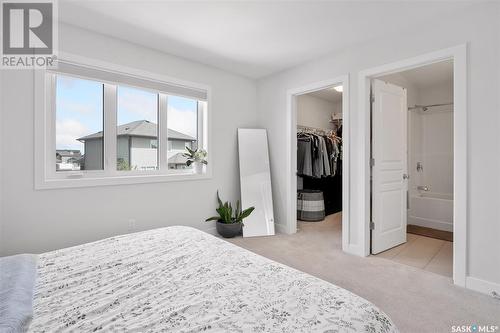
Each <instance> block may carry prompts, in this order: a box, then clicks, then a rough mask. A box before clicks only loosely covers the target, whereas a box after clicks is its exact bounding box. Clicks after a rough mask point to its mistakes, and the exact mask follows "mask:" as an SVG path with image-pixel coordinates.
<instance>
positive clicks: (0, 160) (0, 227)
mask: <svg viewBox="0 0 500 333" xmlns="http://www.w3.org/2000/svg"><path fill="white" fill-rule="evenodd" d="M3 102H4V101H3V70H1V69H0V253H1V251H2V238H3V236H2V235H3V191H4V186H3V162H4V159H3V134H2V133H3V132H4V131H3V113H4V104H3Z"/></svg>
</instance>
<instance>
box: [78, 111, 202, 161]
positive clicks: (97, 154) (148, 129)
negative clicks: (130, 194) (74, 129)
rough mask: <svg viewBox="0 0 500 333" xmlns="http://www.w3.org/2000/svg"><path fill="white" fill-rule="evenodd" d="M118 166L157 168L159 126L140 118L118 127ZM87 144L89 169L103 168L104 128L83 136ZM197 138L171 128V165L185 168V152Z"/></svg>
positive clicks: (82, 140)
mask: <svg viewBox="0 0 500 333" xmlns="http://www.w3.org/2000/svg"><path fill="white" fill-rule="evenodd" d="M117 136H118V140H117V150H116V155H117V166H118V169H119V170H154V169H156V168H157V165H158V163H157V161H158V125H157V124H155V123H152V122H149V121H147V120H138V121H134V122H131V123H128V124H124V125H120V126H118V128H117ZM78 141H81V142H83V143H84V145H85V155H84V162H85V169H86V170H96V169H102V168H103V152H102V149H103V144H102V131H100V132H97V133H94V134H90V135H87V136H84V137H82V138H79V139H78ZM195 143H196V138H194V137H192V136H189V135H187V134H183V133H180V132H177V131H174V130H171V129H168V152H167V156H168V167H169V168H170V169H182V168H184V167H185V163H186V159H185V158H183V157H182V153H183V152H184V151H185V149H186V147H189V148H193V147H194V145H195Z"/></svg>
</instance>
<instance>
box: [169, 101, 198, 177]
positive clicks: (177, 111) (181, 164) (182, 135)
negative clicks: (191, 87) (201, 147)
mask: <svg viewBox="0 0 500 333" xmlns="http://www.w3.org/2000/svg"><path fill="white" fill-rule="evenodd" d="M167 112H168V132H169V133H168V134H169V135H168V147H169V151H168V167H169V168H170V169H192V168H193V165H191V166H189V167H188V166H186V161H187V160H186V158H185V157H184V156H183V153H184V152H185V151H186V147H188V148H190V149H196V148H197V147H198V101H197V100H195V99H191V98H185V97H179V96H168V111H167Z"/></svg>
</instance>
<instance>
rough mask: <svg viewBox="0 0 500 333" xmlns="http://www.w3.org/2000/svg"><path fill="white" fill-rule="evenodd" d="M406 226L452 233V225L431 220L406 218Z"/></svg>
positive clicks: (413, 217) (414, 217)
mask: <svg viewBox="0 0 500 333" xmlns="http://www.w3.org/2000/svg"><path fill="white" fill-rule="evenodd" d="M408 224H412V225H418V226H420V227H427V228H432V229H437V230H444V231H450V232H453V223H448V222H443V221H438V220H431V219H423V218H420V217H416V216H408Z"/></svg>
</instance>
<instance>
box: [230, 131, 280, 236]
mask: <svg viewBox="0 0 500 333" xmlns="http://www.w3.org/2000/svg"><path fill="white" fill-rule="evenodd" d="M238 150H239V162H240V188H241V204H242V207H243V209H245V208H248V207H252V206H253V207H255V210H254V211H253V213H252V214H251V215H250V216H249V217H248V218H246V219H245V220H244V221H243V223H244V227H243V237H254V236H271V235H274V213H273V198H272V187H271V171H270V167H269V149H268V146H267V132H266V130H265V129H253V128H239V129H238Z"/></svg>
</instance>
